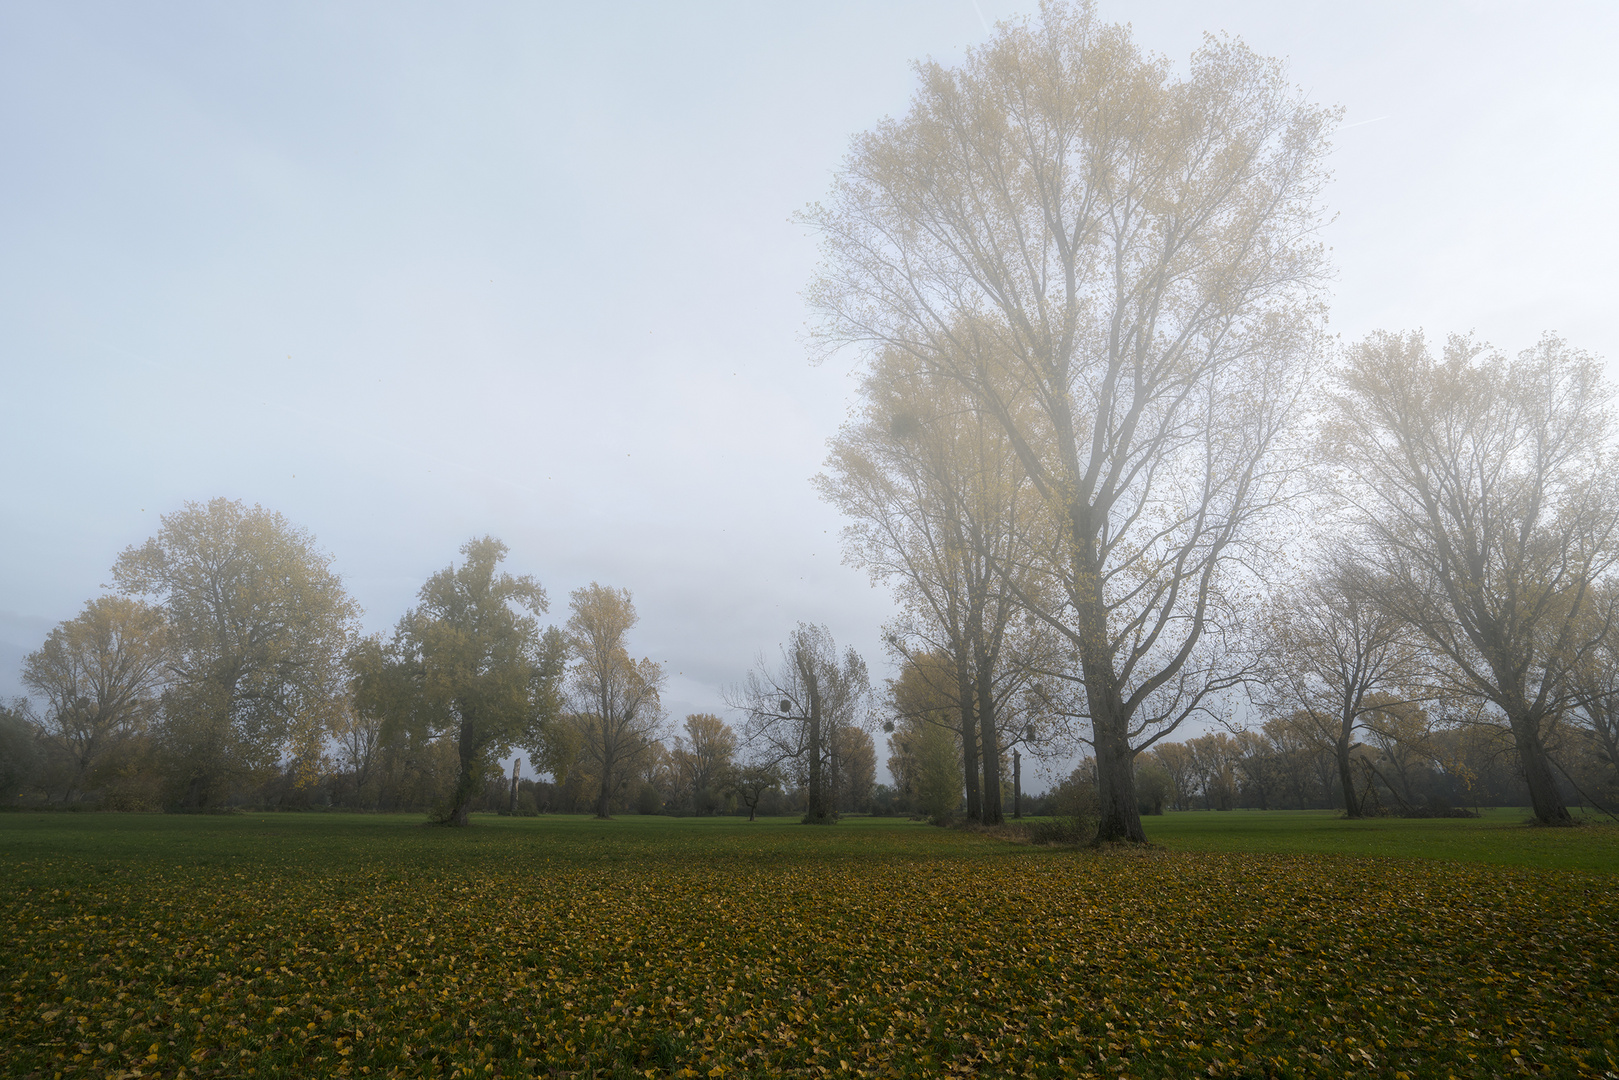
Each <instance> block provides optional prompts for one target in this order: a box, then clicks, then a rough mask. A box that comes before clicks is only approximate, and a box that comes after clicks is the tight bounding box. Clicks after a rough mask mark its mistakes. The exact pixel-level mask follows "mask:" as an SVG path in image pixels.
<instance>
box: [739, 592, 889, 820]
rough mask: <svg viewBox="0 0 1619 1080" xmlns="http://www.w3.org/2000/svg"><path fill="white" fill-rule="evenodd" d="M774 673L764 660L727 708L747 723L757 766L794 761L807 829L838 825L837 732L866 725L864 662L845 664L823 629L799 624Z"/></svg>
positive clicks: (854, 656)
mask: <svg viewBox="0 0 1619 1080" xmlns="http://www.w3.org/2000/svg"><path fill="white" fill-rule="evenodd" d="M781 652H782V655H781V663H780V664H778V665H776V667H775V669H774V670H772V669H771V668H770V667H769V665H767V664H766V662H765V659H764V657H763V656H761V657H759V659H758V662H757V663H756V664H755V666H754V669H753V670H752V671H750V672H748V677H747V680H746V681H745V682H744V683H743V684H742V686H741V687H739V688H737V689H735V690H732V691H731V692H730V694H729V695H728V704H730V706H731V707H732V708H734V709H737V710H739V711H740V712H742V713H743V715H744V716H745V717H746V718H747V719H746V723H745V725H744V728H743V741H744V742H745V743H746V744H747V745H748V748H749V751H750V757H751V759H752V761H753V762H754V763H755V764H756V765H759V766H761V767H765V768H771V767H777V766H781V765H783V764H784V763H786V762H792V763H793V765H794V766H795V767H796V769H797V771H798V773H799V778H800V780H801V781H802V782H803V784H804V787H805V791H806V794H807V795H808V802H809V806H808V809H807V811H806V812H805V814H804V822H805V824H809V825H830V824H832V823H833V822H834V821H836V820H837V809H836V807H837V794H836V785H837V782H838V772H839V769H838V765H839V763H838V760H837V757H836V755H835V751H836V750H837V749H838V740H837V739H836V738H835V736H834V730H835V729H836V728H838V727H843V726H864V725H865V723H866V722H867V713H868V710H869V699H870V696H871V683H870V679H869V677H868V676H867V674H866V662H865V661H864V660H862V659H861V658H860V654H858V653H856V652H855V651H854V650H853V649H848V650H846V651H845V652H844V654H843V655H842V656H841V657H840V656H839V655H838V650H837V644H836V643H835V642H834V641H833V640H832V634H831V633H830V632H829V631H828V630H827V629H826V627H824V626H811V625H807V624H805V623H799V624H798V629H796V630H794V631H793V633H792V635H791V636H790V637H789V638H788V640H787V644H786V645H785V646H784V647H783V648H782V651H781Z"/></svg>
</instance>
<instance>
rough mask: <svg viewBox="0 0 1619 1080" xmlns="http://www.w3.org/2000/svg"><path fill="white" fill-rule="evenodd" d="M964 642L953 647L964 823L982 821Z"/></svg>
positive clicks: (975, 725)
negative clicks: (954, 649) (964, 799)
mask: <svg viewBox="0 0 1619 1080" xmlns="http://www.w3.org/2000/svg"><path fill="white" fill-rule="evenodd" d="M966 652H967V645H966V642H957V644H956V657H955V659H956V706H957V708H956V717H957V721H958V730H959V731H960V732H961V770H962V773H963V777H964V779H965V781H966V786H967V820H968V821H982V820H984V818H983V813H984V810H983V803H982V802H981V801H980V798H979V794H978V733H977V723H976V722H975V719H974V716H973V677H972V668H971V666H970V665H969V663H968V659H967V655H966Z"/></svg>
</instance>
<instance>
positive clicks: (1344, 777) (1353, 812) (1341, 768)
mask: <svg viewBox="0 0 1619 1080" xmlns="http://www.w3.org/2000/svg"><path fill="white" fill-rule="evenodd" d="M1333 749H1334V752H1335V754H1336V756H1337V759H1338V782H1339V783H1340V784H1342V785H1343V786H1344V816H1345V817H1352V818H1358V817H1360V800H1359V799H1357V798H1355V773H1354V771H1353V770H1352V769H1351V768H1350V760H1349V737H1348V736H1347V735H1346V736H1345V737H1344V738H1341V739H1339V740H1338V745H1337V746H1336V747H1334V748H1333Z"/></svg>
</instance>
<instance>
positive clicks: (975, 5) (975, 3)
mask: <svg viewBox="0 0 1619 1080" xmlns="http://www.w3.org/2000/svg"><path fill="white" fill-rule="evenodd" d="M972 5H973V10H974V11H976V12H978V22H979V24H980V25H981V26H983V28H984V33H986V34H990V33H993V32H994V31H992V30H991V29H990V28H989V20H988V19H986V18H984V9H983V8H981V7H979V6H978V0H972Z"/></svg>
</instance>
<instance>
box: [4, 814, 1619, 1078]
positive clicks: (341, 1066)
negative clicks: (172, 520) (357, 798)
mask: <svg viewBox="0 0 1619 1080" xmlns="http://www.w3.org/2000/svg"><path fill="white" fill-rule="evenodd" d="M474 820H475V822H476V824H475V826H474V827H473V828H471V829H468V830H464V831H460V832H451V831H448V830H440V829H429V828H424V827H422V826H421V825H420V819H419V818H415V817H367V816H350V815H252V814H244V815H232V816H225V817H209V818H198V817H179V816H175V817H165V816H136V815H127V816H119V815H65V814H64V815H46V814H42V815H28V814H8V815H0V883H3V892H0V918H3V920H4V922H3V925H4V927H5V937H4V944H3V945H0V979H3V982H0V988H3V992H4V998H3V999H0V1004H3V1006H4V1007H3V1009H0V1075H3V1076H7V1077H36V1076H37V1077H43V1078H50V1080H56V1078H57V1077H59V1076H60V1077H81V1076H83V1077H131V1076H135V1075H140V1076H165V1077H176V1076H181V1075H184V1076H187V1077H190V1076H257V1077H275V1076H289V1077H290V1076H309V1075H352V1076H446V1077H448V1076H459V1077H495V1076H554V1075H581V1076H583V1075H596V1076H654V1077H655V1076H667V1075H676V1076H704V1077H708V1076H718V1077H725V1076H742V1075H756V1076H771V1075H781V1074H797V1075H861V1074H864V1075H873V1076H890V1075H915V1076H924V1075H941V1076H942V1075H982V1076H1014V1075H1016V1076H1023V1075H1031V1076H1071V1075H1081V1076H1082V1075H1087V1074H1090V1075H1095V1076H1132V1077H1134V1076H1141V1077H1151V1076H1187V1075H1190V1074H1193V1073H1196V1074H1198V1075H1213V1076H1277V1077H1283V1076H1339V1075H1345V1074H1364V1075H1380V1076H1393V1077H1398V1076H1400V1075H1402V1074H1404V1075H1406V1076H1408V1077H1429V1076H1434V1077H1447V1076H1451V1075H1455V1076H1458V1077H1472V1076H1500V1075H1508V1074H1515V1073H1519V1072H1534V1073H1542V1074H1546V1075H1554V1076H1581V1075H1585V1076H1619V1065H1616V1064H1615V1061H1616V1059H1619V1050H1616V1049H1615V1044H1614V1023H1613V1018H1614V1017H1616V1016H1619V926H1616V915H1619V829H1615V828H1614V827H1612V826H1593V827H1589V828H1585V829H1580V830H1574V831H1568V832H1549V831H1545V830H1540V829H1534V828H1529V827H1526V826H1524V825H1522V824H1521V822H1522V815H1521V814H1495V815H1491V816H1486V817H1485V818H1482V819H1479V820H1476V821H1473V820H1464V821H1456V820H1446V821H1416V822H1390V821H1371V822H1345V821H1341V820H1338V819H1336V818H1335V817H1333V816H1332V815H1330V814H1321V815H1312V814H1284V813H1272V814H1262V813H1251V812H1233V813H1228V814H1208V813H1202V814H1199V813H1189V814H1171V815H1167V816H1165V817H1164V818H1161V819H1152V820H1150V821H1149V822H1148V831H1149V833H1150V834H1151V835H1152V837H1153V838H1154V840H1155V841H1157V843H1158V844H1159V845H1161V846H1159V847H1158V848H1156V849H1154V850H1151V851H1147V852H1113V853H1101V854H1098V853H1094V852H1089V851H1063V850H1049V849H1036V848H1031V847H1027V846H1020V845H1015V844H1010V843H1007V842H1005V841H1004V840H999V839H995V838H992V837H987V836H982V835H975V834H970V833H963V832H956V831H947V830H941V829H933V828H929V827H927V826H923V825H916V824H910V823H902V822H888V821H871V820H851V821H848V822H845V823H843V824H841V825H839V826H837V827H835V828H832V829H810V828H807V827H803V826H798V825H795V824H791V823H789V822H785V821H764V822H758V823H755V824H752V825H750V824H748V823H746V822H742V821H738V820H735V819H721V820H702V821H693V820H675V819H667V818H650V819H648V818H634V817H631V818H624V819H620V820H617V821H612V822H596V821H590V820H587V819H582V818H538V819H497V818H480V819H474Z"/></svg>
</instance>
